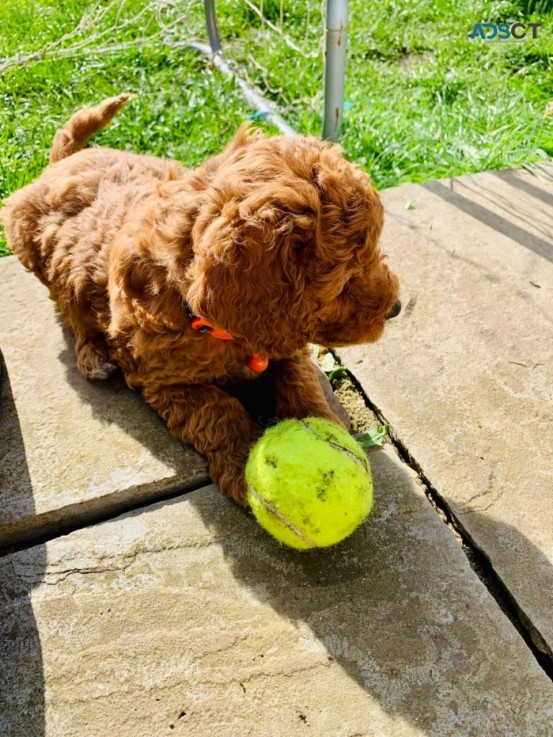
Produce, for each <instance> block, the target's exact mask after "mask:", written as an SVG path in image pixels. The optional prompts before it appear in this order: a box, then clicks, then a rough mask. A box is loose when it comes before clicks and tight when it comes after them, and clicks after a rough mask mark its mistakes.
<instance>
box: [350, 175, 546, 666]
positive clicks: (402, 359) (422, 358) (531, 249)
mask: <svg viewBox="0 0 553 737" xmlns="http://www.w3.org/2000/svg"><path fill="white" fill-rule="evenodd" d="M382 198H383V201H384V205H385V210H386V214H387V216H386V225H385V230H384V235H383V247H384V249H385V250H386V252H388V253H389V254H390V263H391V266H392V267H393V268H394V270H395V271H397V273H398V274H399V276H400V279H401V281H402V288H403V295H402V302H403V304H404V309H403V312H402V314H401V316H400V317H398V318H396V319H395V320H393V321H391V322H390V323H389V326H388V328H387V331H386V333H385V335H384V337H383V339H382V341H381V342H380V343H378V344H376V345H373V346H364V347H355V348H348V349H341V350H340V352H339V353H340V357H341V359H342V361H343V362H344V364H345V365H346V366H347V367H348V368H349V369H350V370H351V371H352V372H353V373H354V375H355V376H356V377H357V379H358V380H359V381H360V383H361V384H362V386H363V388H364V390H365V392H366V393H367V395H368V396H369V397H370V399H371V401H372V402H374V404H375V405H376V406H377V407H378V408H379V409H380V410H381V412H382V413H383V415H384V416H385V417H386V418H387V420H388V421H389V422H390V423H391V425H392V427H393V430H394V432H395V434H396V435H397V437H398V438H399V440H400V441H401V442H402V443H403V444H404V446H405V447H406V448H407V449H408V451H409V453H410V454H411V455H412V457H413V458H414V459H415V461H416V462H417V463H418V464H419V466H420V467H421V468H422V471H423V472H424V474H425V475H426V476H427V477H428V479H429V481H430V483H431V484H432V485H433V486H434V487H435V488H436V489H437V491H438V493H439V494H440V495H441V497H442V498H443V499H445V501H446V503H447V505H448V506H449V507H450V509H451V510H453V512H454V514H455V516H456V517H457V519H458V520H459V521H460V523H461V525H462V526H463V528H464V529H465V530H466V532H467V534H468V535H469V537H470V538H472V540H473V541H474V542H475V544H476V545H477V546H478V547H479V548H480V549H482V550H483V551H484V553H485V554H486V555H487V556H488V558H489V559H490V561H491V563H492V565H493V567H494V569H495V570H496V572H497V573H498V574H499V576H500V578H501V579H502V580H503V581H504V583H505V584H506V585H507V587H508V589H509V590H510V592H511V594H512V595H513V597H514V598H515V600H516V603H517V605H518V606H519V607H520V610H521V616H522V617H523V619H527V625H528V626H529V628H530V630H531V631H532V634H533V637H534V640H535V642H536V644H537V645H538V647H540V648H541V649H542V650H543V651H544V652H547V653H551V648H552V646H553V607H552V605H551V604H552V599H551V592H552V591H553V456H552V448H553V166H551V165H548V166H543V167H540V168H539V169H538V170H537V172H536V175H535V176H534V175H532V174H530V173H529V172H527V171H523V170H522V171H507V172H488V173H484V174H478V175H476V176H465V177H460V178H458V179H451V180H444V181H440V182H429V183H427V184H424V185H405V186H401V187H397V188H395V189H392V190H388V191H384V192H382Z"/></svg>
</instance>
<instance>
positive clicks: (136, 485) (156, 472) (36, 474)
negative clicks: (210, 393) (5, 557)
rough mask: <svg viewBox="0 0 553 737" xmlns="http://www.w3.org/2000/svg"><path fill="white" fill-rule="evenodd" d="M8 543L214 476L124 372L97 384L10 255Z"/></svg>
mask: <svg viewBox="0 0 553 737" xmlns="http://www.w3.org/2000/svg"><path fill="white" fill-rule="evenodd" d="M0 315H2V319H1V320H0V350H1V351H2V353H3V355H4V361H5V368H4V371H3V377H2V380H1V399H0V402H1V404H0V435H1V441H0V546H2V545H7V544H12V543H15V542H21V541H24V540H29V539H33V538H34V537H36V536H37V535H42V534H52V533H53V532H55V530H56V529H57V528H58V527H59V525H60V523H64V524H67V523H69V522H71V523H73V524H75V525H77V524H79V522H80V524H86V521H87V520H88V519H90V518H91V517H94V515H97V514H98V513H103V514H106V515H107V514H109V513H110V512H112V513H114V512H116V511H120V510H121V509H123V508H127V509H128V508H129V504H130V503H134V502H136V503H137V504H138V503H139V502H141V501H142V502H143V501H145V500H151V499H154V498H156V497H157V498H159V495H161V494H167V493H170V492H171V490H178V489H180V488H191V487H197V486H199V485H202V484H205V483H208V482H209V479H208V477H207V475H206V471H205V463H204V461H203V459H202V458H201V457H200V456H199V455H198V454H197V453H196V452H195V451H193V450H192V449H191V448H190V447H187V446H185V445H184V444H183V443H181V442H179V441H177V440H175V439H173V438H171V437H170V436H169V433H168V432H167V429H166V428H165V426H164V424H163V422H162V421H161V419H159V418H158V417H157V415H155V414H154V413H153V412H152V411H151V410H150V409H149V408H148V407H147V406H146V405H145V403H144V402H143V401H142V400H141V399H140V398H139V397H138V396H137V395H135V394H134V393H133V392H131V391H129V390H128V389H127V388H126V387H125V385H124V383H123V381H122V379H120V380H116V379H115V380H114V379H110V380H109V381H107V382H89V381H87V380H86V379H84V378H83V377H82V376H81V374H80V373H79V372H78V370H77V368H76V362H75V357H74V349H73V343H72V339H71V337H70V336H69V334H68V332H67V331H65V330H64V329H63V328H62V326H61V325H60V323H59V321H58V319H57V318H56V316H55V310H54V305H53V303H52V302H51V301H50V300H49V299H48V296H47V290H46V288H45V287H44V286H43V285H42V284H41V283H40V282H39V281H38V280H37V279H36V278H35V277H34V276H33V275H31V274H27V273H26V272H25V271H24V269H23V267H22V266H21V265H20V264H19V261H17V259H16V258H15V256H12V257H8V258H4V259H1V260H0Z"/></svg>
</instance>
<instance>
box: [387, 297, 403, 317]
mask: <svg viewBox="0 0 553 737" xmlns="http://www.w3.org/2000/svg"><path fill="white" fill-rule="evenodd" d="M400 312H401V302H400V301H399V299H398V301H397V302H396V303H395V305H394V306H393V307H392V309H391V310H390V312H388V314H387V315H386V320H391V319H392V318H393V317H397V316H398V315H399V313H400Z"/></svg>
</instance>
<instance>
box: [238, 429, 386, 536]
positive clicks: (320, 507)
mask: <svg viewBox="0 0 553 737" xmlns="http://www.w3.org/2000/svg"><path fill="white" fill-rule="evenodd" d="M246 485H247V501H248V503H249V505H250V507H251V509H252V512H253V513H254V515H255V517H256V519H257V521H258V522H259V524H260V525H261V527H263V528H264V529H265V530H266V531H267V532H269V533H270V534H271V535H273V537H275V538H276V539H277V540H279V541H280V542H282V543H285V544H286V545H290V546H291V547H292V548H297V549H299V550H307V549H309V548H324V547H327V546H329V545H334V544H336V543H338V542H340V541H341V540H343V539H344V538H346V537H347V536H348V535H350V534H351V533H352V532H353V531H354V530H355V529H356V528H357V527H358V526H359V525H360V524H361V522H362V521H363V520H364V519H365V517H366V516H367V515H368V513H369V512H370V510H371V507H372V502H373V486H372V479H371V471H370V466H369V462H368V460H367V458H366V456H365V453H364V451H363V449H362V448H361V446H360V445H359V443H357V441H356V440H354V439H353V438H352V437H351V435H349V434H348V433H347V432H346V431H345V430H344V429H343V428H341V427H339V426H338V425H335V424H334V423H333V422H329V421H328V420H323V419H320V418H318V417H308V418H307V419H305V420H284V421H283V422H280V423H279V424H278V425H274V426H273V427H271V428H269V429H268V430H266V431H265V433H264V434H263V435H262V436H261V438H260V439H259V440H258V441H257V443H256V444H255V445H254V446H253V448H252V450H251V451H250V455H249V458H248V462H247V464H246Z"/></svg>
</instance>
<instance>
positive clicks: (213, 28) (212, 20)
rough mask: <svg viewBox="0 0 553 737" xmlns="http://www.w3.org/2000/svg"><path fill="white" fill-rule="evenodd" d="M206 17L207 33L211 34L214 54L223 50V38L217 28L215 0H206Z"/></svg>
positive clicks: (210, 43)
mask: <svg viewBox="0 0 553 737" xmlns="http://www.w3.org/2000/svg"><path fill="white" fill-rule="evenodd" d="M204 6H205V19H206V22H207V35H208V36H209V45H210V46H211V51H212V52H213V53H214V54H218V53H219V52H220V51H221V39H220V38H219V31H218V30H217V18H216V16H215V0H204Z"/></svg>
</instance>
